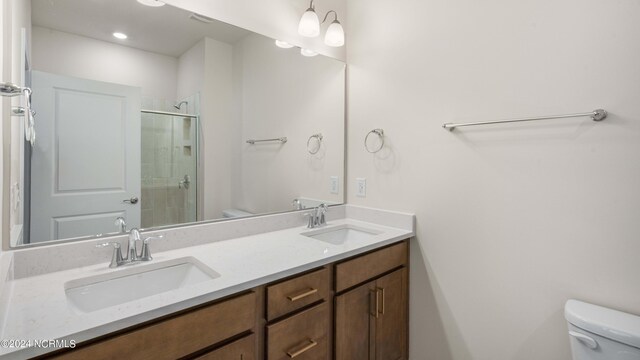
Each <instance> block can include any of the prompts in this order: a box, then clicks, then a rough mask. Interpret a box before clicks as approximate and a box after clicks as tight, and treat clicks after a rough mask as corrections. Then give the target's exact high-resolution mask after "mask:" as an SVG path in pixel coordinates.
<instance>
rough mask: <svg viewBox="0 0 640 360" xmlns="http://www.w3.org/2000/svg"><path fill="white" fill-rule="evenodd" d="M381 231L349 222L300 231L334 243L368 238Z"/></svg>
mask: <svg viewBox="0 0 640 360" xmlns="http://www.w3.org/2000/svg"><path fill="white" fill-rule="evenodd" d="M381 233H382V232H381V231H377V230H372V229H366V228H363V227H359V226H354V225H351V224H344V225H338V226H332V227H327V228H321V229H318V230H312V231H307V232H304V233H302V235H304V236H307V237H310V238H312V239H316V240H320V241H324V242H327V243H330V244H334V245H341V244H345V243H347V242H357V241H362V240H368V239H369V238H371V237H374V236H376V235H379V234H381Z"/></svg>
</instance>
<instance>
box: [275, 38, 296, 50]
mask: <svg viewBox="0 0 640 360" xmlns="http://www.w3.org/2000/svg"><path fill="white" fill-rule="evenodd" d="M276 46H277V47H279V48H283V49H291V48H292V47H293V45H291V44H289V43H288V42H286V41H282V40H276Z"/></svg>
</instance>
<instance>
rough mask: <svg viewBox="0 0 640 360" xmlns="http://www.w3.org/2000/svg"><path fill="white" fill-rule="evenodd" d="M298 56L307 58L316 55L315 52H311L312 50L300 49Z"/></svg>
mask: <svg viewBox="0 0 640 360" xmlns="http://www.w3.org/2000/svg"><path fill="white" fill-rule="evenodd" d="M300 54H301V55H302V56H307V57H311V56H316V55H318V53H317V52H315V51H313V50H309V49H300Z"/></svg>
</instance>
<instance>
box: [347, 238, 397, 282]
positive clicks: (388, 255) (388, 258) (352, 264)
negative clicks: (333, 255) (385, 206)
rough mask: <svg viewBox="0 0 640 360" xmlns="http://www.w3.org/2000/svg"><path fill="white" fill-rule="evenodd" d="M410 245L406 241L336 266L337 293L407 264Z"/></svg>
mask: <svg viewBox="0 0 640 360" xmlns="http://www.w3.org/2000/svg"><path fill="white" fill-rule="evenodd" d="M408 250H409V244H408V242H407V241H406V240H405V241H403V242H401V243H398V244H396V245H391V246H389V247H386V248H384V249H381V250H377V251H374V252H371V253H368V254H365V255H362V256H359V257H357V258H355V259H353V260H347V261H345V262H343V263H339V264H337V265H336V292H340V291H343V290H346V289H348V288H350V287H352V286H355V285H358V284H360V283H363V282H366V281H368V280H370V279H372V278H374V277H376V276H378V275H381V274H384V273H385V272H387V271H390V270H393V269H395V268H397V267H400V266H403V265H406V264H407V258H408V252H409V251H408Z"/></svg>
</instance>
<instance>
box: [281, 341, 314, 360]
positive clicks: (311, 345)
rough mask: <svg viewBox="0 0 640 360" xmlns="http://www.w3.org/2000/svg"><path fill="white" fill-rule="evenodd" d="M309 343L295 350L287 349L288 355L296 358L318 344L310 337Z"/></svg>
mask: <svg viewBox="0 0 640 360" xmlns="http://www.w3.org/2000/svg"><path fill="white" fill-rule="evenodd" d="M307 341H308V342H309V343H308V344H307V345H305V346H304V347H302V348H301V349H299V350H297V351H293V350H289V351H287V356H289V357H290V358H292V359H293V358H294V357H296V356H298V355H301V354H302V353H305V352H307V351H308V350H310V349H311V348H313V347H314V346H316V345H318V342H317V341H315V340H313V339H308V340H307Z"/></svg>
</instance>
